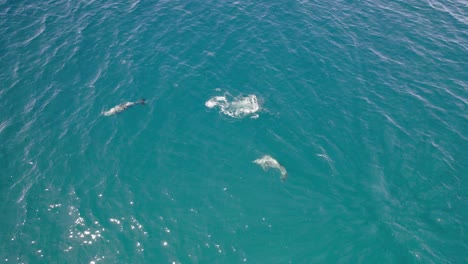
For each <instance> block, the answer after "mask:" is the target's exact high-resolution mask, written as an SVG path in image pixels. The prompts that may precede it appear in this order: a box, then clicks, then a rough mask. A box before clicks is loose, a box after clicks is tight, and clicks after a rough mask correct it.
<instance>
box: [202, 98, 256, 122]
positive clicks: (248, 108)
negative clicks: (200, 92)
mask: <svg viewBox="0 0 468 264" xmlns="http://www.w3.org/2000/svg"><path fill="white" fill-rule="evenodd" d="M230 97H232V96H230V95H229V94H226V95H224V96H214V97H212V98H210V99H209V100H208V101H206V102H205V106H206V107H208V108H214V107H219V109H220V111H221V113H223V114H225V115H227V116H230V117H233V118H244V117H246V116H249V115H250V116H251V117H252V118H258V114H255V113H256V112H258V111H259V110H260V105H259V104H258V100H257V96H255V95H254V94H249V95H247V96H237V97H233V98H232V99H231V98H230ZM230 99H231V100H230Z"/></svg>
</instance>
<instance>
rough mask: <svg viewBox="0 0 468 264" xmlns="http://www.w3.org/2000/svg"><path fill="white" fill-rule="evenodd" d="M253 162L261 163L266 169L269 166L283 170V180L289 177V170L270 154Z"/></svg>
mask: <svg viewBox="0 0 468 264" xmlns="http://www.w3.org/2000/svg"><path fill="white" fill-rule="evenodd" d="M253 162H254V163H256V164H258V165H260V166H261V167H262V169H263V170H265V171H266V170H268V169H269V168H273V169H278V170H279V171H280V172H281V180H285V179H286V178H287V177H288V172H287V171H286V169H285V168H284V167H283V166H281V164H279V162H278V161H277V160H275V159H274V158H273V157H271V156H270V155H265V156H263V157H261V158H259V159H256V160H254V161H253Z"/></svg>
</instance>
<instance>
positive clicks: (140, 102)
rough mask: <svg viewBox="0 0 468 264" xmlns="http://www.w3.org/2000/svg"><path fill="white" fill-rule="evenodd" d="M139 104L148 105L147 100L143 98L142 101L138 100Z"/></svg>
mask: <svg viewBox="0 0 468 264" xmlns="http://www.w3.org/2000/svg"><path fill="white" fill-rule="evenodd" d="M137 104H142V105H145V104H146V99H144V98H141V99H140V100H138V102H137Z"/></svg>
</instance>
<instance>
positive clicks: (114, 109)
mask: <svg viewBox="0 0 468 264" xmlns="http://www.w3.org/2000/svg"><path fill="white" fill-rule="evenodd" d="M145 101H146V100H145V99H140V100H138V101H136V102H126V103H122V104H119V105H117V106H114V107H112V108H111V109H109V110H107V111H104V112H102V114H103V115H105V116H111V115H115V114H118V113H120V112H122V111H124V110H126V109H127V108H130V107H132V106H134V105H137V104H141V105H144V104H145Z"/></svg>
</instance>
